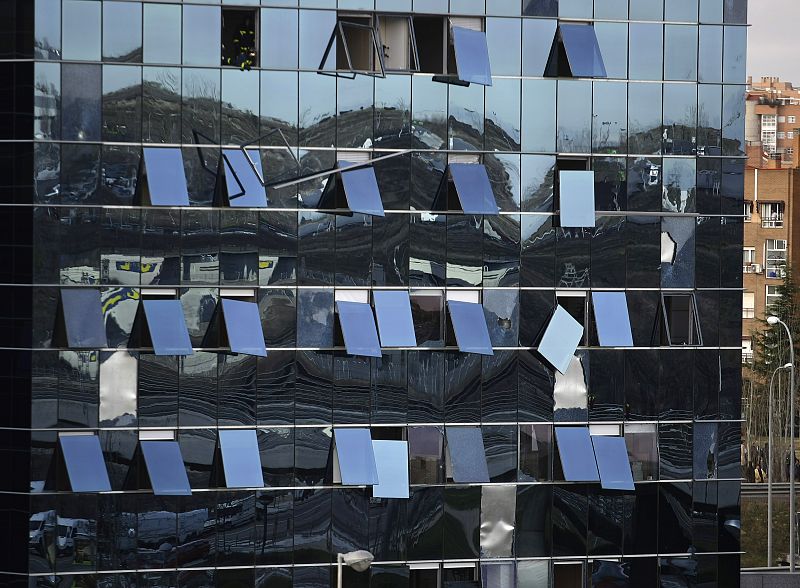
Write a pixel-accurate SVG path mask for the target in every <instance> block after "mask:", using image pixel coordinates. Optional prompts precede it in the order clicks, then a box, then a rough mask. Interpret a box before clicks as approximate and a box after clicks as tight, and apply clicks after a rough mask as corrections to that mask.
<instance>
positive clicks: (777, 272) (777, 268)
mask: <svg viewBox="0 0 800 588" xmlns="http://www.w3.org/2000/svg"><path fill="white" fill-rule="evenodd" d="M770 243H774V244H775V245H778V244H780V243H783V247H777V246H775V247H770ZM770 253H773V254H775V253H783V256H782V257H772V258H770ZM787 255H788V243H787V241H786V239H767V240H765V241H764V275H765V277H767V278H771V279H777V280H779V279H783V277H784V275H786V264H787ZM775 261H782V262H783V263H782V264H778V265H774V264H773V263H770V262H775ZM770 270H772V271H774V275H770Z"/></svg>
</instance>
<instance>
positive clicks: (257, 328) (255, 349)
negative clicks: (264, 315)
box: [222, 298, 267, 357]
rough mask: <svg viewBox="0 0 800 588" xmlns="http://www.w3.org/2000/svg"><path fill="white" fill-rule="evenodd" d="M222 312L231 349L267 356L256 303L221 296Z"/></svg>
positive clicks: (235, 351)
mask: <svg viewBox="0 0 800 588" xmlns="http://www.w3.org/2000/svg"><path fill="white" fill-rule="evenodd" d="M222 313H223V316H224V317H225V330H226V331H227V333H228V344H229V345H230V348H231V351H233V352H234V353H245V354H247V355H258V356H260V357H266V356H267V350H266V347H265V345H264V331H263V330H262V328H261V316H260V314H259V312H258V304H256V303H255V302H245V301H244V300H231V299H230V298H223V299H222Z"/></svg>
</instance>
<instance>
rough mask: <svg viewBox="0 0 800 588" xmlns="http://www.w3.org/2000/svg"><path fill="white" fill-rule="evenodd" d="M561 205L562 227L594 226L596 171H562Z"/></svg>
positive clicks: (560, 185)
mask: <svg viewBox="0 0 800 588" xmlns="http://www.w3.org/2000/svg"><path fill="white" fill-rule="evenodd" d="M558 181H559V206H560V214H561V218H560V224H561V226H562V227H593V226H594V223H595V216H594V172H591V171H560V172H558Z"/></svg>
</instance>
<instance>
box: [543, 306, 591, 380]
mask: <svg viewBox="0 0 800 588" xmlns="http://www.w3.org/2000/svg"><path fill="white" fill-rule="evenodd" d="M583 330H584V329H583V325H582V324H580V323H579V322H578V321H576V320H575V319H574V318H573V317H572V315H571V314H570V313H569V312H568V311H567V310H565V309H564V308H562V307H561V306H557V307H556V310H555V312H554V313H553V316H552V317H551V319H550V322H549V323H548V324H547V329H546V330H545V332H544V335H543V336H542V340H541V341H540V342H539V354H540V355H542V357H544V358H545V359H546V360H547V361H548V362H549V363H550V365H552V366H553V367H554V368H556V369H557V370H558V371H560V372H561V373H562V374H564V373H566V372H567V368H568V367H569V364H570V362H571V361H572V358H573V355H574V353H575V350H576V349H577V348H578V345H579V344H580V342H581V339H582V338H583Z"/></svg>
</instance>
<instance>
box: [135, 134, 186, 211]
mask: <svg viewBox="0 0 800 588" xmlns="http://www.w3.org/2000/svg"><path fill="white" fill-rule="evenodd" d="M144 170H145V174H146V176H147V190H148V192H149V195H150V204H152V205H153V206H189V191H188V189H187V188H186V174H185V173H184V171H183V156H182V155H181V150H180V149H178V148H177V147H174V148H173V147H167V148H163V147H161V148H159V147H145V148H144ZM140 181H141V178H140Z"/></svg>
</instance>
